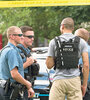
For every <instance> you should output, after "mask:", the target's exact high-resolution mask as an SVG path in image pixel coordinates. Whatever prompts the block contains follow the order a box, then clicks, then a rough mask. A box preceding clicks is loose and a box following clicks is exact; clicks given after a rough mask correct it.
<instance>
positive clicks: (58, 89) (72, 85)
mask: <svg viewBox="0 0 90 100" xmlns="http://www.w3.org/2000/svg"><path fill="white" fill-rule="evenodd" d="M65 96H67V100H82V91H81V80H80V77H75V78H71V79H60V80H55V81H54V82H53V84H52V87H51V90H50V96H49V100H65Z"/></svg>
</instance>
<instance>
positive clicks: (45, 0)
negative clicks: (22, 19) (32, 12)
mask: <svg viewBox="0 0 90 100" xmlns="http://www.w3.org/2000/svg"><path fill="white" fill-rule="evenodd" d="M75 5H90V0H25V1H0V7H1V8H3V7H43V6H75Z"/></svg>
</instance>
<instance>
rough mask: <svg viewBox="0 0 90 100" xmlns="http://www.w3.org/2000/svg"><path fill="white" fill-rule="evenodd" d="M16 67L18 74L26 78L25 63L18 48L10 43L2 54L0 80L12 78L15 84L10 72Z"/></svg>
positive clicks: (0, 57)
mask: <svg viewBox="0 0 90 100" xmlns="http://www.w3.org/2000/svg"><path fill="white" fill-rule="evenodd" d="M16 66H17V68H18V72H19V73H20V74H21V76H22V77H24V69H23V62H22V58H21V56H20V55H19V52H18V50H17V47H15V46H14V45H13V44H12V43H8V44H7V47H6V48H5V49H4V50H2V52H1V54H0V79H4V80H7V79H8V78H10V80H11V81H12V82H14V81H15V80H13V78H12V77H11V74H10V71H11V70H12V69H14V68H15V67H16Z"/></svg>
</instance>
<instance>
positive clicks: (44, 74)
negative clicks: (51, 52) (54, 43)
mask: <svg viewBox="0 0 90 100" xmlns="http://www.w3.org/2000/svg"><path fill="white" fill-rule="evenodd" d="M32 50H33V52H32V56H33V58H35V59H36V60H37V63H39V65H40V70H39V75H38V76H37V77H36V80H35V81H34V87H33V88H34V91H35V97H34V98H33V100H48V97H49V91H50V86H51V83H52V79H53V75H54V70H53V69H51V70H49V69H47V66H46V64H45V62H46V57H47V51H48V47H39V48H33V49H32Z"/></svg>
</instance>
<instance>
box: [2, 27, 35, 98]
mask: <svg viewBox="0 0 90 100" xmlns="http://www.w3.org/2000/svg"><path fill="white" fill-rule="evenodd" d="M7 38H8V44H7V45H6V46H5V47H4V48H3V49H2V50H1V52H0V99H1V98H2V99H1V100H10V94H11V92H12V89H9V91H7V93H5V90H4V87H2V86H4V85H3V80H4V81H7V80H8V79H10V82H13V83H16V82H18V83H21V84H23V85H25V86H26V88H27V91H28V97H33V95H34V91H33V89H32V85H31V83H30V82H29V81H27V80H25V79H24V69H23V62H22V59H21V56H20V55H19V53H18V50H17V47H16V45H17V44H18V43H20V41H21V39H23V37H22V32H21V29H20V28H19V27H17V26H11V27H9V28H8V30H7ZM18 98H19V97H18Z"/></svg>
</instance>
